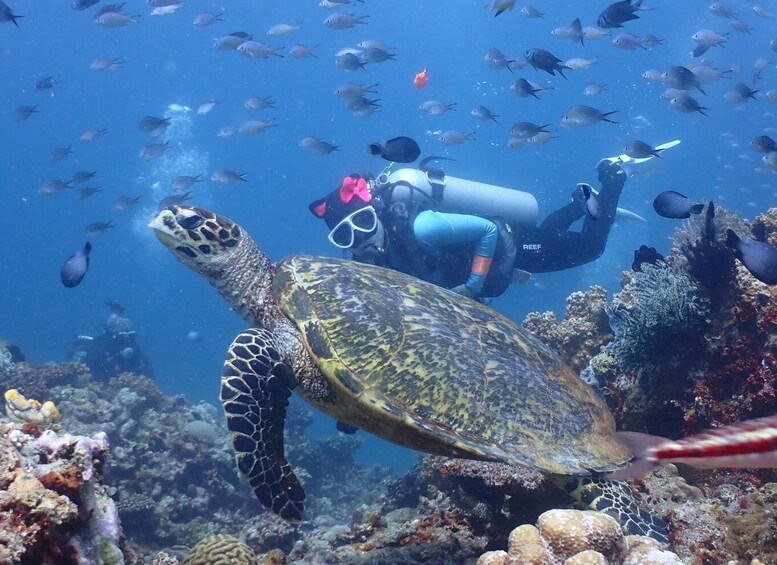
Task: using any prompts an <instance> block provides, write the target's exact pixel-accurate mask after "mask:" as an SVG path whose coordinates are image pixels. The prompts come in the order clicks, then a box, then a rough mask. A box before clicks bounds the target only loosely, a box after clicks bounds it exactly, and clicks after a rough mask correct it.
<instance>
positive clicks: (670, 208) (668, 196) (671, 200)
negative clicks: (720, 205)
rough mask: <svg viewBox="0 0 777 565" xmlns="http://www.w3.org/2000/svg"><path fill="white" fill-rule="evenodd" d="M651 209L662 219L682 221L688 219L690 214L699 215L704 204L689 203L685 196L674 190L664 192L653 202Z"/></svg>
mask: <svg viewBox="0 0 777 565" xmlns="http://www.w3.org/2000/svg"><path fill="white" fill-rule="evenodd" d="M653 209H654V210H655V211H656V213H657V214H658V215H659V216H662V217H664V218H672V219H675V220H684V219H685V218H690V217H691V214H700V213H701V211H702V210H703V209H704V204H702V203H700V202H691V201H690V200H688V197H687V196H685V195H684V194H680V193H679V192H675V191H674V190H665V191H664V192H662V193H661V194H659V195H658V196H656V199H655V200H653Z"/></svg>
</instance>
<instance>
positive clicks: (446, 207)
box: [370, 168, 538, 227]
mask: <svg viewBox="0 0 777 565" xmlns="http://www.w3.org/2000/svg"><path fill="white" fill-rule="evenodd" d="M370 188H371V191H372V193H373V194H376V193H380V192H381V191H382V190H384V189H387V188H390V189H391V191H392V192H391V203H392V204H393V203H395V202H404V203H406V204H411V203H421V204H424V203H425V202H428V203H429V204H431V205H432V206H433V207H434V208H436V209H437V210H439V211H440V212H449V213H452V214H471V215H474V216H491V217H499V218H502V219H503V220H505V221H506V222H508V223H510V224H512V225H514V226H516V227H517V226H520V225H532V226H533V225H535V224H536V223H537V214H538V206H537V199H536V198H535V197H534V195H532V194H530V193H528V192H523V191H520V190H514V189H511V188H505V187H503V186H495V185H493V184H485V183H482V182H477V181H472V180H467V179H461V178H457V177H451V176H448V175H443V174H440V173H439V172H438V171H428V172H427V171H422V170H420V169H410V168H405V169H398V170H396V171H393V172H392V173H390V174H385V173H383V174H381V175H380V176H378V177H377V178H376V179H375V180H374V181H372V186H371V187H370Z"/></svg>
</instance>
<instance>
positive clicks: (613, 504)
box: [549, 475, 669, 543]
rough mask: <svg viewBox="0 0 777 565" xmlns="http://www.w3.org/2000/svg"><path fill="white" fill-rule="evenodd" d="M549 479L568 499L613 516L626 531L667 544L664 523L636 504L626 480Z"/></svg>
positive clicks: (560, 476) (590, 478) (562, 477)
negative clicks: (570, 498)
mask: <svg viewBox="0 0 777 565" xmlns="http://www.w3.org/2000/svg"><path fill="white" fill-rule="evenodd" d="M549 478H550V479H551V480H552V481H553V482H554V483H556V485H557V486H558V487H560V488H561V489H562V490H563V491H564V492H566V493H567V494H569V496H571V497H572V498H575V499H576V500H579V501H580V502H582V503H583V504H585V505H587V506H588V507H589V508H591V509H593V510H598V511H599V512H603V513H604V514H607V515H608V516H610V517H612V518H615V520H617V522H618V523H619V524H620V525H621V527H622V528H623V529H624V530H625V531H626V532H628V533H629V534H634V535H638V536H649V537H651V538H653V539H656V540H658V541H660V542H662V543H669V530H668V527H667V525H666V522H664V520H663V518H661V517H660V516H657V515H655V514H651V513H650V512H648V511H647V510H644V509H642V508H640V507H639V506H638V505H637V502H636V501H635V500H634V492H633V491H632V490H631V487H630V486H629V484H628V483H624V482H622V481H612V480H609V479H602V478H595V477H570V476H562V475H549Z"/></svg>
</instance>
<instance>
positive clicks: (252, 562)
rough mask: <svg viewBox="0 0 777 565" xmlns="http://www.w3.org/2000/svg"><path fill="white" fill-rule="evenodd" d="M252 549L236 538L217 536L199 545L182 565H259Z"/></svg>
mask: <svg viewBox="0 0 777 565" xmlns="http://www.w3.org/2000/svg"><path fill="white" fill-rule="evenodd" d="M258 563H259V560H258V559H257V558H256V555H255V554H254V552H253V551H251V548H250V547H248V546H247V545H246V544H244V543H243V542H241V541H240V540H239V539H237V538H236V537H232V536H225V535H217V536H210V537H207V538H205V539H203V540H201V541H199V542H198V543H197V545H195V546H194V547H193V548H192V550H191V551H190V552H189V554H188V555H187V556H186V557H184V558H183V561H182V562H181V565H258Z"/></svg>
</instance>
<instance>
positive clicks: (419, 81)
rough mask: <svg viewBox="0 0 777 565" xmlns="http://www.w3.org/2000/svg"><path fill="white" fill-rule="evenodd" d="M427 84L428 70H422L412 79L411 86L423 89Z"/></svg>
mask: <svg viewBox="0 0 777 565" xmlns="http://www.w3.org/2000/svg"><path fill="white" fill-rule="evenodd" d="M428 82H429V70H428V69H426V68H424V70H423V71H421V72H420V73H417V74H416V75H415V78H414V79H413V86H415V87H416V88H423V87H425V86H426V84H427V83H428Z"/></svg>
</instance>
